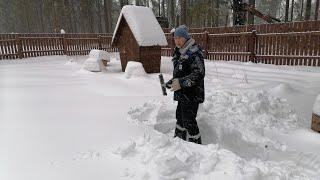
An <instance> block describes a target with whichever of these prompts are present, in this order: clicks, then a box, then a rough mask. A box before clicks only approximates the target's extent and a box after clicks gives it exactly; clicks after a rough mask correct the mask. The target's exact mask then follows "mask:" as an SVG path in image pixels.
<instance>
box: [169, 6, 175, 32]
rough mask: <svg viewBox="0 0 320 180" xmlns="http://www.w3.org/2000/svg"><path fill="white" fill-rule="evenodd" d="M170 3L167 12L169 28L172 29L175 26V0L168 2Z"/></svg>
mask: <svg viewBox="0 0 320 180" xmlns="http://www.w3.org/2000/svg"><path fill="white" fill-rule="evenodd" d="M169 1H170V10H169V18H170V21H169V22H170V27H172V28H173V27H174V25H175V13H174V12H175V11H174V10H175V6H176V1H175V0H169Z"/></svg>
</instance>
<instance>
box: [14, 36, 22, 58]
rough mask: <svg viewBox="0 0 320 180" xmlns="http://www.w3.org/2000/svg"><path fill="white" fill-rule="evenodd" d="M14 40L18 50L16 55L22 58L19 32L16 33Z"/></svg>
mask: <svg viewBox="0 0 320 180" xmlns="http://www.w3.org/2000/svg"><path fill="white" fill-rule="evenodd" d="M16 42H17V48H18V49H17V50H18V52H17V53H18V56H19V58H20V59H22V58H23V52H22V43H21V38H20V34H18V35H17V37H16Z"/></svg>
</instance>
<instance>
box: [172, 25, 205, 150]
mask: <svg viewBox="0 0 320 180" xmlns="http://www.w3.org/2000/svg"><path fill="white" fill-rule="evenodd" d="M174 41H175V44H176V47H175V49H174V52H173V59H172V62H173V66H174V70H173V78H172V79H171V80H170V81H168V82H167V83H166V86H167V87H168V88H170V89H171V91H174V100H175V101H178V106H177V110H176V119H177V123H176V129H175V135H174V136H175V137H179V138H181V139H183V140H186V141H189V142H194V143H198V144H201V143H202V142H201V135H200V131H199V128H198V124H197V121H196V117H197V112H198V107H199V104H200V103H203V101H204V76H205V65H204V60H203V59H204V58H203V54H202V50H201V48H200V47H199V46H198V45H197V44H196V42H195V40H194V39H192V38H190V37H189V35H188V29H187V27H186V26H184V25H182V26H179V27H177V28H176V29H175V31H174Z"/></svg>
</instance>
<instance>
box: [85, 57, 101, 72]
mask: <svg viewBox="0 0 320 180" xmlns="http://www.w3.org/2000/svg"><path fill="white" fill-rule="evenodd" d="M82 68H83V69H85V70H87V71H91V72H101V71H105V70H106V67H105V66H104V64H103V62H102V60H101V59H97V58H91V57H90V58H88V59H86V60H85V62H84V63H83V66H82Z"/></svg>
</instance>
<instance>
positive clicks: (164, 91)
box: [159, 74, 167, 96]
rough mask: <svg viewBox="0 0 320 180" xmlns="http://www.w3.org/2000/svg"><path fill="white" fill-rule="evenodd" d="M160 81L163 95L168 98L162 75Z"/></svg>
mask: <svg viewBox="0 0 320 180" xmlns="http://www.w3.org/2000/svg"><path fill="white" fill-rule="evenodd" d="M159 80H160V85H161V90H162V95H164V96H166V95H167V90H166V84H165V83H164V79H163V75H162V74H159Z"/></svg>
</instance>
